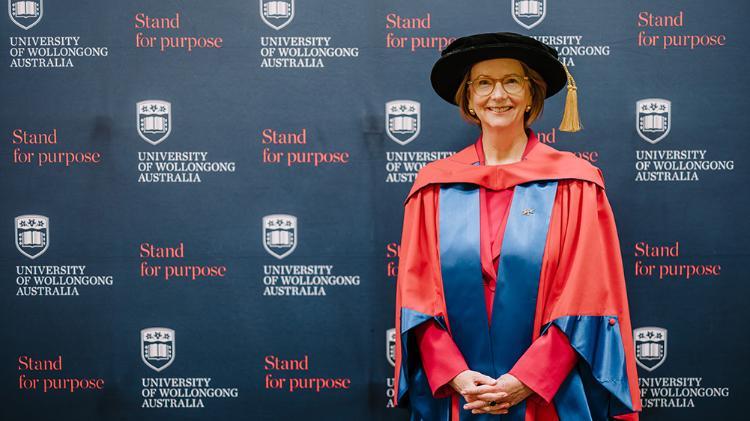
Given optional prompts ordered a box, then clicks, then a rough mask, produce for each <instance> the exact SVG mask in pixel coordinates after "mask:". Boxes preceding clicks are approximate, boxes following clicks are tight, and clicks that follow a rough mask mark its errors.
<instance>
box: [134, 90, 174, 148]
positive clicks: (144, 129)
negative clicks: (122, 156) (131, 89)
mask: <svg viewBox="0 0 750 421" xmlns="http://www.w3.org/2000/svg"><path fill="white" fill-rule="evenodd" d="M136 110H137V120H138V134H139V135H140V136H141V138H142V139H143V140H145V141H146V142H148V143H150V144H152V145H158V144H159V143H161V142H162V141H164V139H166V138H167V136H169V133H170V132H171V131H172V104H170V103H169V102H167V101H160V100H156V99H149V100H146V101H141V102H139V103H137V104H136Z"/></svg>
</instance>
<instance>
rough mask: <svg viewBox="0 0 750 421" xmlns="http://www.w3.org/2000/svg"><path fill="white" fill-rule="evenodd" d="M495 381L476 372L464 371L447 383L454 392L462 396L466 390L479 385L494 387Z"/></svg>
mask: <svg viewBox="0 0 750 421" xmlns="http://www.w3.org/2000/svg"><path fill="white" fill-rule="evenodd" d="M495 383H497V380H495V379H493V378H492V377H490V376H485V375H484V374H482V373H480V372H478V371H472V370H464V371H462V372H460V373H458V375H457V376H456V377H454V378H453V380H451V381H450V383H448V385H450V387H452V388H453V390H455V391H456V392H458V393H460V394H463V393H464V392H465V391H466V390H469V389H473V388H475V387H477V386H479V385H488V386H489V385H494V384H495Z"/></svg>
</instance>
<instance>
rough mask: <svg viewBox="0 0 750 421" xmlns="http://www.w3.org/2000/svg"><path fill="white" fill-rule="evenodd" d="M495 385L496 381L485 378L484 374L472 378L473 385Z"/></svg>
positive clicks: (488, 377)
mask: <svg viewBox="0 0 750 421" xmlns="http://www.w3.org/2000/svg"><path fill="white" fill-rule="evenodd" d="M495 383H497V379H494V378H492V377H490V376H486V375H484V374H479V375H477V376H476V377H475V378H474V384H488V385H494V384H495Z"/></svg>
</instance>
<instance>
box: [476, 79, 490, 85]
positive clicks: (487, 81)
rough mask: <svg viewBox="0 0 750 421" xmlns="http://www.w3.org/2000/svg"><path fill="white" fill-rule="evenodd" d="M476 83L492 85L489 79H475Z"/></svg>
mask: <svg viewBox="0 0 750 421" xmlns="http://www.w3.org/2000/svg"><path fill="white" fill-rule="evenodd" d="M477 85H479V86H490V85H492V81H491V80H489V79H479V80H478V81H477Z"/></svg>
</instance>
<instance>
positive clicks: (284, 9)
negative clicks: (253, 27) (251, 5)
mask: <svg viewBox="0 0 750 421" xmlns="http://www.w3.org/2000/svg"><path fill="white" fill-rule="evenodd" d="M259 1H260V18H261V19H262V20H263V22H265V23H266V25H268V26H270V27H271V28H273V29H275V30H277V31H278V30H279V29H281V28H283V27H285V26H287V25H289V24H290V23H291V22H292V19H294V0H259Z"/></svg>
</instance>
